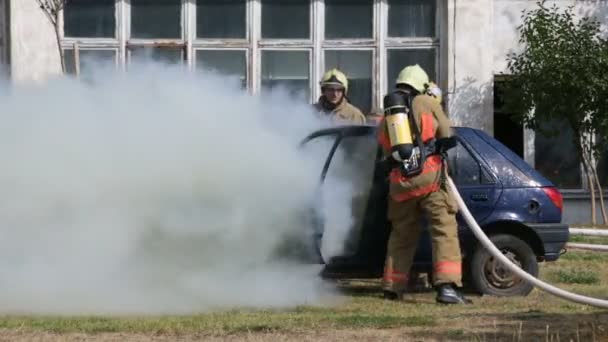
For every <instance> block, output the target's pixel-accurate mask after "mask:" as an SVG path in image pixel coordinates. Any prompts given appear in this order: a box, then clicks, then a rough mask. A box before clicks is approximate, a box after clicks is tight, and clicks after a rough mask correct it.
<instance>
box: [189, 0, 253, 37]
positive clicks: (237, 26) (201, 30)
mask: <svg viewBox="0 0 608 342" xmlns="http://www.w3.org/2000/svg"><path fill="white" fill-rule="evenodd" d="M246 4H247V3H246V0H197V2H196V6H197V7H196V35H197V37H199V38H246V36H247V35H246V32H247V31H246V27H245V25H246V19H245V18H246V14H247V10H246Z"/></svg>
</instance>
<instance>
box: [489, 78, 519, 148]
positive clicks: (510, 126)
mask: <svg viewBox="0 0 608 342" xmlns="http://www.w3.org/2000/svg"><path fill="white" fill-rule="evenodd" d="M504 82H505V80H504V79H503V78H499V77H495V79H494V138H496V140H498V141H500V142H501V143H503V144H504V145H505V146H507V147H508V148H510V149H511V150H512V151H513V152H515V153H516V154H517V155H518V156H520V157H521V158H523V157H524V127H523V125H522V124H521V123H519V122H517V121H516V120H515V119H513V118H512V115H513V113H509V112H507V111H505V110H504V108H503V107H504V100H503V96H504V93H503V91H502V85H503V84H504Z"/></svg>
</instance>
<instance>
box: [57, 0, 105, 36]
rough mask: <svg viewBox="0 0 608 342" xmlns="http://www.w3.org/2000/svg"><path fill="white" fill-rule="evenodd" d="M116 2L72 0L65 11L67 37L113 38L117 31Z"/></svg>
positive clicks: (64, 20)
mask: <svg viewBox="0 0 608 342" xmlns="http://www.w3.org/2000/svg"><path fill="white" fill-rule="evenodd" d="M114 6H115V3H114V0H70V1H67V2H66V4H65V9H64V11H63V30H64V33H65V36H66V37H91V38H100V37H104V38H113V37H115V35H116V34H115V31H116V19H115V8H114Z"/></svg>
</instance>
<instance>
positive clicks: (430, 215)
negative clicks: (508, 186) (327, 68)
mask: <svg viewBox="0 0 608 342" xmlns="http://www.w3.org/2000/svg"><path fill="white" fill-rule="evenodd" d="M428 91H429V79H428V76H427V74H426V72H425V71H424V70H423V69H422V68H421V67H420V66H419V65H413V66H408V67H406V68H404V69H403V70H402V71H401V73H399V76H398V78H397V81H396V90H395V92H394V93H391V94H389V95H387V97H385V106H384V110H385V117H384V119H383V120H382V122H381V123H380V125H379V130H378V140H379V142H380V144H381V146H382V148H383V150H384V152H385V153H384V155H385V160H386V161H388V162H389V163H390V166H389V169H390V170H391V171H390V176H389V179H390V180H389V182H390V190H389V199H388V202H389V204H388V213H387V215H388V219H389V220H390V221H391V224H392V231H391V233H390V237H389V240H388V246H387V255H386V262H385V269H384V277H383V290H384V296H385V298H387V299H391V300H394V299H399V298H400V297H401V296H402V294H403V292H404V291H405V289H406V287H407V284H408V274H409V272H410V268H411V265H412V263H413V259H414V254H415V251H416V246H417V245H418V240H419V236H420V232H421V230H422V226H421V224H422V222H421V219H422V216H423V215H424V216H425V217H426V219H427V220H426V221H427V223H428V226H429V230H430V233H431V236H432V248H433V277H432V280H433V286H434V288H435V290H436V291H437V297H436V300H437V302H439V303H445V304H462V303H468V302H469V300H467V299H466V298H464V296H463V295H462V294H461V293H459V292H458V291H457V290H456V287H461V286H462V279H461V277H462V265H461V261H462V258H461V254H460V245H459V241H458V230H457V223H456V212H457V210H458V207H457V204H456V201H455V199H454V198H453V195H452V194H451V193H450V192H449V191H448V189H447V184H445V182H444V180H445V177H446V172H447V169H446V166H445V163H444V158H442V155H445V153H444V152H445V148H450V147H453V146H454V144H455V141H454V140H453V138H452V139H450V121H449V119H448V118H447V116H446V115H445V113H444V112H443V110H442V109H441V106H440V105H439V101H437V98H433V97H431V96H430V95H428ZM389 96H393V97H392V98H393V99H395V98H396V99H397V102H399V101H403V104H404V105H403V106H401V107H402V108H403V109H399V108H398V107H399V106H398V105H396V106H393V105H390V104H389V105H387V98H388V97H389ZM395 96H396V97H395ZM389 100H390V99H389ZM390 101H392V100H390ZM391 103H393V102H391ZM406 104H409V106H407V105H406ZM387 107H388V108H387ZM405 108H409V109H410V111H409V114H408V116H401V117H402V118H406V119H403V120H402V121H400V122H401V123H402V124H405V123H407V125H408V126H407V127H406V128H407V129H406V130H404V131H401V132H407V134H402V135H401V137H402V138H403V139H405V140H408V141H409V142H410V143H411V144H412V145H411V146H414V147H412V148H414V149H413V150H412V148H410V150H411V151H414V150H415V145H414V144H415V143H416V142H417V143H418V144H421V145H422V146H418V147H419V148H420V150H418V151H424V153H421V154H420V155H424V154H426V156H425V157H424V159H421V160H420V163H419V164H418V166H417V170H416V168H413V169H412V168H411V165H417V164H416V163H410V161H411V160H412V159H407V157H406V158H401V157H399V156H398V155H397V156H396V154H395V151H396V149H395V147H396V146H397V147H398V146H399V142H398V141H397V142H396V141H392V140H399V139H398V138H395V137H396V136H397V135H396V134H395V132H396V131H395V130H394V129H395V128H394V127H395V126H394V125H395V122H397V121H395V120H396V119H394V117H393V119H391V118H389V115H393V114H396V112H398V111H403V112H406V111H407V110H406V109H405ZM414 125H415V126H414ZM410 126H411V127H410ZM402 146H405V145H402ZM442 146H443V147H442ZM399 151H401V150H399ZM403 153H410V152H403ZM411 155H413V154H411ZM406 162H407V163H406Z"/></svg>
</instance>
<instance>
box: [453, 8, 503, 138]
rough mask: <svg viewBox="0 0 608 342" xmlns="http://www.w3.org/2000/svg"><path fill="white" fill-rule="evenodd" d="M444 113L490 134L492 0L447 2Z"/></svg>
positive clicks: (463, 124) (458, 121)
mask: <svg viewBox="0 0 608 342" xmlns="http://www.w3.org/2000/svg"><path fill="white" fill-rule="evenodd" d="M447 12H448V15H447V16H448V18H447V20H448V35H447V37H446V38H444V39H447V40H448V53H447V63H448V83H449V84H448V94H449V96H448V111H449V115H450V118H451V119H452V121H453V123H454V124H455V125H461V126H469V127H475V128H480V129H483V130H484V131H486V132H488V133H489V134H492V133H493V124H494V121H493V115H492V113H493V53H492V42H493V38H494V37H493V33H492V25H493V24H492V23H493V18H492V12H493V0H448V11H447Z"/></svg>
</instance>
